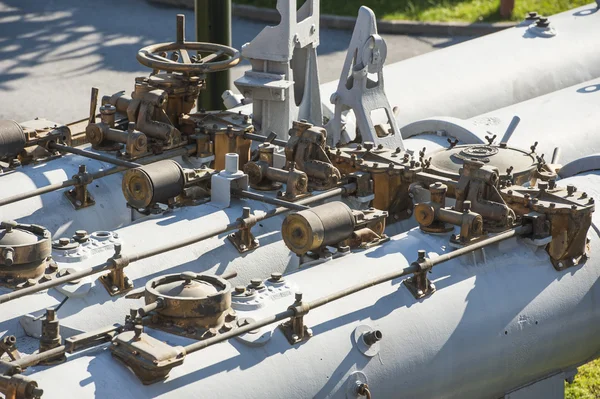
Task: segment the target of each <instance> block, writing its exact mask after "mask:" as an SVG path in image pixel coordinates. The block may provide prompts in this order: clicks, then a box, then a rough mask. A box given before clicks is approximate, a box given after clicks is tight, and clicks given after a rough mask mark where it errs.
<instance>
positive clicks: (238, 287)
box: [235, 285, 246, 294]
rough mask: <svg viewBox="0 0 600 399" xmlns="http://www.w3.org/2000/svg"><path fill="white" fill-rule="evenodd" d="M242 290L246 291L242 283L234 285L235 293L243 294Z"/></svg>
mask: <svg viewBox="0 0 600 399" xmlns="http://www.w3.org/2000/svg"><path fill="white" fill-rule="evenodd" d="M244 292H246V287H244V286H243V285H237V286H236V287H235V293H236V294H243V293H244Z"/></svg>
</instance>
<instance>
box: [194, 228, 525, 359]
mask: <svg viewBox="0 0 600 399" xmlns="http://www.w3.org/2000/svg"><path fill="white" fill-rule="evenodd" d="M530 232H531V226H530V225H527V226H519V227H516V228H514V229H511V230H508V231H506V232H504V233H500V234H498V235H495V236H493V237H490V238H487V239H485V240H482V241H480V242H478V243H475V244H472V245H469V246H467V247H463V248H459V249H456V250H454V251H452V252H449V253H447V254H444V255H441V256H438V257H436V258H433V259H427V260H426V261H425V262H429V263H427V264H428V265H431V266H437V265H439V264H441V263H444V262H447V261H449V260H452V259H455V258H458V257H460V256H463V255H466V254H469V253H471V252H473V251H476V250H478V249H481V248H483V247H486V246H488V245H491V244H495V243H498V242H500V241H504V240H507V239H509V238H512V237H515V236H519V235H523V234H528V233H530ZM419 270H421V266H420V265H419V264H418V263H417V262H413V263H412V264H411V265H410V266H408V267H405V268H403V269H400V270H397V271H394V272H390V273H386V274H383V275H381V276H379V277H375V278H373V279H371V280H368V281H365V282H362V283H360V284H356V285H353V286H351V287H348V288H345V289H343V290H340V291H338V292H335V293H333V294H330V295H326V296H323V297H321V298H318V299H315V300H314V301H311V302H308V303H307V304H305V305H301V308H302V310H304V312H305V313H306V312H308V311H309V310H311V309H316V308H318V307H320V306H323V305H325V304H327V303H329V302H333V301H337V300H338V299H341V298H344V297H347V296H349V295H352V294H354V293H356V292H359V291H362V290H364V289H367V288H370V287H373V286H376V285H379V284H382V283H385V282H387V281H391V280H394V279H396V278H399V277H403V276H407V275H409V274H413V273H416V272H418V271H419ZM299 312H300V309H299V308H296V307H291V308H289V309H288V310H286V311H285V312H281V313H277V314H274V315H271V316H268V317H265V318H263V319H260V320H257V321H255V322H253V323H249V324H246V325H245V326H243V327H240V328H238V329H236V330H231V331H228V332H226V333H224V334H221V335H218V336H216V337H213V338H209V339H207V340H204V341H198V342H195V343H193V344H190V345H188V346H186V347H185V352H186V353H187V354H189V353H193V352H196V351H199V350H200V349H204V348H206V347H209V346H211V345H214V344H218V343H220V342H223V341H226V340H228V339H230V338H233V337H236V336H238V335H241V334H245V333H247V332H249V331H252V330H256V329H258V328H261V327H264V326H267V325H269V324H273V323H277V322H279V321H283V320H284V319H287V318H289V317H292V316H295V315H296V314H297V313H299Z"/></svg>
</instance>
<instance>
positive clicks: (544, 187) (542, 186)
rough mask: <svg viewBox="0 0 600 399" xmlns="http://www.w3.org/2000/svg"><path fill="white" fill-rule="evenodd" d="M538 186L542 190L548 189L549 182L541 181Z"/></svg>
mask: <svg viewBox="0 0 600 399" xmlns="http://www.w3.org/2000/svg"><path fill="white" fill-rule="evenodd" d="M538 188H539V189H540V191H542V192H543V191H546V190H547V189H548V183H547V182H545V181H541V182H539V183H538Z"/></svg>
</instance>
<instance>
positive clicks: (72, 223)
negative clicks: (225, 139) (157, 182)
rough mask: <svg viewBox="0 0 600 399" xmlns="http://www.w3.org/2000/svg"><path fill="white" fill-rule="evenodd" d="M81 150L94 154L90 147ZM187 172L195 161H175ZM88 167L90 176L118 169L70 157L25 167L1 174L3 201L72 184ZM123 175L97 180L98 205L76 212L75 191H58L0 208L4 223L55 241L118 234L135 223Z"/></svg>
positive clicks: (93, 185) (91, 188)
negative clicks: (80, 234) (42, 232)
mask: <svg viewBox="0 0 600 399" xmlns="http://www.w3.org/2000/svg"><path fill="white" fill-rule="evenodd" d="M79 148H82V149H86V150H91V147H90V146H89V145H84V146H81V147H79ZM173 159H174V160H175V161H177V162H179V163H180V164H181V165H182V166H183V167H184V168H194V167H198V165H197V164H196V163H195V162H194V160H193V159H192V158H189V157H185V158H182V157H176V158H173ZM79 165H86V167H87V172H88V173H95V172H99V171H102V170H107V169H110V168H112V167H113V166H114V165H112V164H109V163H106V162H100V161H96V160H93V159H89V158H85V157H81V156H79V155H72V154H67V155H64V156H63V157H61V158H58V159H53V160H50V161H48V162H44V163H39V164H33V165H25V166H23V167H19V168H17V169H16V170H14V171H11V172H6V173H4V174H0V187H2V190H0V199H3V198H8V197H11V196H13V195H16V194H21V193H26V192H29V191H32V190H35V189H38V188H42V187H45V186H48V185H50V184H54V183H60V182H63V181H65V180H69V179H71V178H72V177H73V175H76V174H77V172H78V167H79ZM122 178H123V174H122V173H115V174H113V175H110V176H106V177H103V178H101V179H97V180H94V181H93V182H92V183H91V184H89V185H88V191H89V192H90V194H91V195H92V197H93V198H94V200H95V201H96V204H95V205H93V206H90V207H87V208H82V209H79V210H75V207H74V206H73V205H72V204H71V202H70V201H69V200H68V199H67V197H66V196H65V194H64V193H65V192H66V191H68V190H69V189H71V188H72V187H68V188H63V189H60V190H56V191H53V192H50V193H47V194H43V195H41V196H35V197H32V198H28V199H25V200H22V201H18V202H15V203H12V204H8V205H3V206H2V207H0V220H18V221H19V222H21V223H33V224H39V225H42V226H44V227H45V228H47V229H48V230H50V232H51V233H52V236H53V237H57V238H58V237H60V236H71V235H73V234H74V233H75V231H76V230H79V229H83V230H87V231H88V232H92V231H98V230H114V229H115V228H118V227H121V226H124V225H126V224H129V223H130V222H131V218H132V215H131V209H129V208H127V202H126V201H125V197H124V196H123V193H122V191H121V180H122Z"/></svg>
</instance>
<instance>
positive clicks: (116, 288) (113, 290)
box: [110, 285, 119, 294]
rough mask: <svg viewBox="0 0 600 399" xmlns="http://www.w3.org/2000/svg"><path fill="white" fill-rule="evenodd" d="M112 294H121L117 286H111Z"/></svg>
mask: <svg viewBox="0 0 600 399" xmlns="http://www.w3.org/2000/svg"><path fill="white" fill-rule="evenodd" d="M110 292H112V293H113V294H116V293H117V292H119V287H117V286H116V285H111V286H110Z"/></svg>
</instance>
